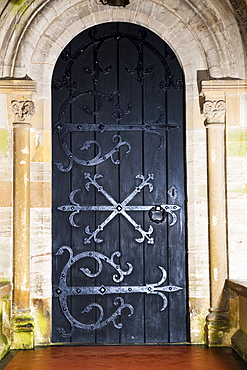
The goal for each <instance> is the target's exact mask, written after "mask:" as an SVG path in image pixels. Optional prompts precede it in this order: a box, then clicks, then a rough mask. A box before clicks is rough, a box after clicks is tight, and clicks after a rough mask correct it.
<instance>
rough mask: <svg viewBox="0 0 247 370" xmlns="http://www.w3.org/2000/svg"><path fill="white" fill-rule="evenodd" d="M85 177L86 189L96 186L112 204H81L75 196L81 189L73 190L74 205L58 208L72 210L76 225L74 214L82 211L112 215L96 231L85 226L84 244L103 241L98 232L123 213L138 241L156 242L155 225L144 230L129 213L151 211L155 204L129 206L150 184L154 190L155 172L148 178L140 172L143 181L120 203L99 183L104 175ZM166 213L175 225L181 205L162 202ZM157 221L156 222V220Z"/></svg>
mask: <svg viewBox="0 0 247 370" xmlns="http://www.w3.org/2000/svg"><path fill="white" fill-rule="evenodd" d="M84 177H85V179H87V180H89V181H88V182H87V183H86V185H85V189H86V190H87V191H89V190H90V186H94V187H95V188H96V189H97V190H98V192H100V193H101V194H102V195H103V196H104V197H105V198H106V199H107V200H108V201H109V202H110V203H111V205H108V206H103V205H100V206H88V205H85V206H81V205H80V204H79V203H78V202H76V201H75V199H74V197H75V194H76V193H77V192H79V191H80V189H75V190H73V191H72V192H71V193H70V195H69V199H70V202H71V203H72V205H62V206H59V207H57V209H58V210H60V211H63V212H72V213H71V214H70V216H69V222H70V224H71V225H72V226H74V227H79V225H77V224H76V223H75V221H74V216H75V215H76V214H78V213H80V212H82V211H108V212H109V211H110V212H111V213H110V215H109V216H108V217H107V218H106V219H105V220H104V221H103V222H102V223H101V224H100V225H98V226H97V228H96V229H95V230H94V231H91V230H90V226H89V225H87V226H86V227H85V233H86V234H87V235H89V236H88V237H87V238H85V239H84V244H90V243H91V240H92V239H93V240H94V241H95V243H102V242H103V239H100V238H99V237H98V234H99V233H100V232H102V231H103V230H104V228H105V226H106V225H107V224H108V223H109V222H110V221H111V220H113V218H114V217H116V216H117V215H119V214H121V215H122V216H124V217H125V218H126V219H127V220H128V221H129V222H130V223H131V224H132V226H133V227H134V229H135V230H137V231H138V232H139V233H140V234H141V237H140V238H136V239H135V240H136V242H137V243H143V242H144V241H145V239H146V240H147V243H148V244H154V238H152V237H151V234H152V233H153V227H152V225H149V227H148V230H147V231H146V230H144V229H143V228H142V227H141V225H138V224H137V223H136V221H135V220H134V219H133V218H132V217H131V216H130V215H129V213H128V212H129V211H150V210H151V209H152V208H153V207H154V206H153V205H149V206H129V205H128V204H129V202H130V201H131V200H132V199H133V198H134V197H135V196H136V195H137V194H138V193H140V192H141V190H142V189H143V188H144V187H145V186H148V188H149V191H150V192H152V191H153V184H152V183H151V181H152V180H153V178H154V174H153V173H150V174H148V176H147V178H146V179H145V177H144V176H143V175H141V174H138V175H136V176H135V178H136V179H139V180H141V183H140V184H139V185H138V186H136V188H135V189H134V190H133V191H132V192H131V193H130V194H129V195H128V196H127V197H126V198H125V199H124V200H123V201H122V202H121V203H118V202H116V201H115V199H114V198H113V197H112V196H111V195H110V194H108V193H107V192H106V190H105V189H104V187H103V186H102V185H100V184H99V183H98V181H97V180H98V179H100V178H102V177H103V176H102V175H101V174H95V175H94V176H93V178H92V177H91V174H90V173H88V172H85V173H84ZM159 207H160V208H161V209H162V210H163V212H164V213H165V214H167V213H169V214H170V215H171V217H172V222H171V223H170V226H173V225H174V224H175V223H176V221H177V216H176V214H175V211H178V210H179V209H180V208H181V207H179V206H177V205H175V204H173V205H170V204H162V205H160V206H159ZM155 223H156V222H155Z"/></svg>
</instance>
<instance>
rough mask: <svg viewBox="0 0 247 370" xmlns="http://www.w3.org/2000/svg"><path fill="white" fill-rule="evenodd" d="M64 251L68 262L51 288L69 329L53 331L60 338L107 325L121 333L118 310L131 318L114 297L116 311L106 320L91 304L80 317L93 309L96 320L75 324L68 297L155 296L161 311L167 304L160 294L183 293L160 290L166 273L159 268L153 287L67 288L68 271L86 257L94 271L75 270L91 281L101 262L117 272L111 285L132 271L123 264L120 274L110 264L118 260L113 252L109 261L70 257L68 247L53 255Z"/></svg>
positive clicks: (88, 253) (98, 257) (87, 254)
mask: <svg viewBox="0 0 247 370" xmlns="http://www.w3.org/2000/svg"><path fill="white" fill-rule="evenodd" d="M65 251H67V252H68V253H69V259H68V261H67V263H66V264H65V266H64V268H63V269H62V271H61V274H60V277H59V284H58V286H55V287H54V288H53V297H55V298H58V299H59V303H60V307H61V310H62V312H63V314H64V316H65V317H66V319H67V320H68V322H69V323H70V326H71V329H70V331H69V332H65V330H64V329H63V328H57V329H56V330H57V331H58V333H59V334H60V335H61V336H62V337H63V338H68V337H70V336H71V335H72V334H73V332H74V330H75V328H79V329H83V330H98V329H102V328H103V327H104V326H106V325H108V324H109V323H112V324H113V326H114V327H115V328H116V329H121V328H122V326H123V324H122V323H117V322H116V319H117V317H118V316H121V314H122V310H123V309H125V308H127V309H128V310H129V312H130V313H129V314H128V316H131V315H133V313H134V307H133V306H132V305H130V304H128V303H124V299H123V298H122V297H116V298H115V299H114V301H113V303H114V305H115V306H118V308H117V309H116V311H115V312H114V313H113V314H111V315H110V316H109V317H108V318H104V309H103V307H102V306H101V305H100V304H98V303H91V304H89V305H87V306H86V307H85V308H84V309H83V310H82V311H81V314H84V313H89V312H90V311H91V310H93V309H97V310H98V312H99V316H98V318H97V320H96V321H95V322H94V323H90V324H85V323H82V322H80V321H79V320H77V319H76V318H75V317H74V316H73V315H72V313H71V312H70V310H69V307H68V303H67V298H68V297H69V296H89V295H101V296H103V295H106V294H131V293H146V294H155V295H159V296H160V297H161V298H162V300H163V304H162V307H161V309H160V311H164V310H165V309H166V307H167V304H168V300H167V297H166V295H165V294H164V293H172V292H176V291H179V290H181V289H183V288H181V287H177V286H174V285H165V286H162V284H163V283H164V282H165V281H166V278H167V273H166V270H165V269H164V267H162V266H159V269H160V270H161V273H162V277H161V279H160V281H159V282H158V283H154V284H146V285H143V286H129V285H127V286H126V285H122V286H120V285H115V286H106V285H100V286H79V287H77V286H76V287H75V286H73V287H70V286H68V285H67V276H68V273H69V270H70V268H71V267H72V266H73V265H74V264H75V263H77V262H78V261H80V260H82V259H83V258H88V257H90V258H93V259H94V260H95V261H96V262H97V264H98V267H97V270H96V272H94V273H92V272H91V270H90V269H89V268H79V270H80V271H81V272H82V273H84V274H85V275H86V276H87V277H89V278H95V277H97V276H99V275H100V274H101V272H102V261H103V262H104V263H108V264H109V265H111V266H112V267H113V268H114V269H115V270H116V271H117V274H114V275H113V281H114V282H115V283H119V282H121V281H122V280H123V279H124V277H125V276H126V275H130V274H131V272H132V271H133V266H132V265H131V264H130V263H127V266H128V270H127V271H124V270H122V269H121V267H120V265H119V264H116V263H115V262H114V258H115V257H119V258H120V257H121V253H120V252H114V253H113V254H112V255H111V257H110V258H108V257H107V256H106V255H104V254H102V253H99V252H93V251H86V252H82V253H79V254H77V255H75V256H74V255H73V251H72V249H71V248H70V247H69V246H62V247H60V248H59V250H58V251H57V253H56V255H57V256H59V255H62V254H63V253H64V252H65Z"/></svg>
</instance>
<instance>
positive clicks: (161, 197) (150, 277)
mask: <svg viewBox="0 0 247 370" xmlns="http://www.w3.org/2000/svg"><path fill="white" fill-rule="evenodd" d="M145 40H146V41H147V42H149V43H150V44H151V45H153V47H155V48H156V49H157V50H158V51H159V52H161V53H162V51H163V50H162V49H163V41H162V40H161V39H159V38H158V37H157V36H156V35H154V34H153V33H150V32H148V37H147V38H146V39H145ZM150 66H153V69H152V70H151V72H150V73H149V74H147V75H146V76H145V83H144V87H145V98H144V105H145V122H147V123H148V122H155V121H156V120H157V119H158V118H159V114H161V112H162V111H164V112H165V110H166V100H165V96H164V94H163V92H162V91H161V89H160V87H159V84H160V81H161V79H162V76H163V75H164V73H165V72H164V67H163V65H162V64H161V62H160V60H159V59H158V58H157V56H155V55H154V53H153V51H152V50H149V49H148V48H147V47H144V68H148V67H150ZM161 115H162V114H161ZM165 119H166V117H165V114H164V117H163V118H162V120H161V123H163V124H164V123H165ZM157 131H158V132H159V133H160V135H162V139H161V138H160V137H159V136H158V135H157V133H147V134H146V135H145V137H144V151H145V172H146V173H153V174H154V180H153V186H154V190H153V191H152V192H151V193H149V192H147V191H146V194H145V203H146V204H148V205H152V206H153V207H154V206H155V205H161V204H166V201H167V199H166V191H167V164H166V162H167V158H166V150H167V147H166V145H167V144H166V132H165V130H157ZM148 225H151V226H152V227H153V229H154V231H153V234H152V236H153V238H154V244H153V245H147V246H146V249H145V260H146V264H145V266H146V284H155V283H157V282H159V281H160V280H161V277H162V271H161V270H160V268H159V266H161V267H163V268H164V269H165V270H166V271H167V268H168V263H167V258H168V252H167V248H168V246H167V228H168V223H167V220H165V221H164V222H163V223H160V224H156V223H155V222H152V221H151V220H150V218H149V216H148V212H146V214H145V227H146V228H148ZM163 303H164V302H163V300H162V298H161V297H159V296H157V295H147V296H146V301H145V304H146V305H145V318H146V342H147V343H163V342H168V340H169V339H168V333H169V326H168V320H169V317H168V310H167V309H165V310H163V311H161V309H162V306H163ZM161 328H162V330H161Z"/></svg>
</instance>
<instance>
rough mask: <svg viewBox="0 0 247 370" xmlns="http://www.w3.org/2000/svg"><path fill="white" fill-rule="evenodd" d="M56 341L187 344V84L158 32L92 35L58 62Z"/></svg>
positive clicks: (117, 28)
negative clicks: (185, 138)
mask: <svg viewBox="0 0 247 370" xmlns="http://www.w3.org/2000/svg"><path fill="white" fill-rule="evenodd" d="M52 102H53V103H52V104H53V105H52V107H53V108H52V109H53V316H52V317H53V319H52V320H53V334H52V340H53V342H81V343H166V342H184V341H187V288H186V265H187V263H186V238H185V229H186V224H185V159H184V82H183V74H182V71H181V68H180V66H179V63H178V61H177V59H176V57H175V55H174V53H173V52H172V51H171V49H170V48H169V47H168V45H167V44H166V43H165V42H164V41H163V40H161V39H160V38H159V37H158V36H157V35H155V34H154V33H152V32H150V31H149V30H147V29H145V28H142V27H140V26H137V25H133V24H128V23H107V24H102V25H99V26H96V27H93V28H90V29H88V30H86V31H84V32H82V33H81V34H79V35H78V36H77V37H75V38H74V39H73V40H72V41H71V42H70V44H69V45H67V46H66V48H65V49H64V51H63V52H62V53H61V55H60V57H59V59H58V61H57V64H56V66H55V70H54V75H53V81H52Z"/></svg>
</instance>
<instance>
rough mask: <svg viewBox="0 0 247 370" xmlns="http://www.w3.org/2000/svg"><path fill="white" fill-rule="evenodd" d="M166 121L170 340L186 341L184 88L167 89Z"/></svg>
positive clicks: (176, 69) (174, 65)
mask: <svg viewBox="0 0 247 370" xmlns="http://www.w3.org/2000/svg"><path fill="white" fill-rule="evenodd" d="M170 64H171V69H172V73H173V74H174V77H173V80H174V82H176V81H179V80H181V81H183V76H182V72H181V68H180V66H179V64H178V61H177V60H176V59H174V60H172V61H171V63H170ZM167 95H168V104H167V106H168V112H167V114H168V121H170V122H174V123H175V124H176V125H178V126H179V128H178V129H177V130H173V131H170V132H169V133H168V166H169V170H168V174H169V175H168V176H169V177H168V188H170V187H171V186H172V185H175V186H176V187H177V189H178V196H177V198H176V199H171V197H169V203H171V204H174V203H175V204H177V205H179V206H180V207H181V209H180V210H179V211H178V212H177V216H178V221H177V223H176V224H175V225H174V226H172V227H170V228H169V237H168V238H169V271H170V273H169V283H170V284H171V285H176V286H179V287H182V288H183V289H182V290H180V291H178V292H175V293H174V294H171V295H170V296H169V297H170V300H169V314H170V342H185V341H187V340H188V336H187V287H186V285H187V269H186V266H187V259H186V231H185V220H186V214H185V212H186V209H185V207H186V203H185V139H184V132H185V128H184V122H185V121H184V88H182V89H175V88H174V87H173V86H171V87H170V88H169V90H168V93H167Z"/></svg>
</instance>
